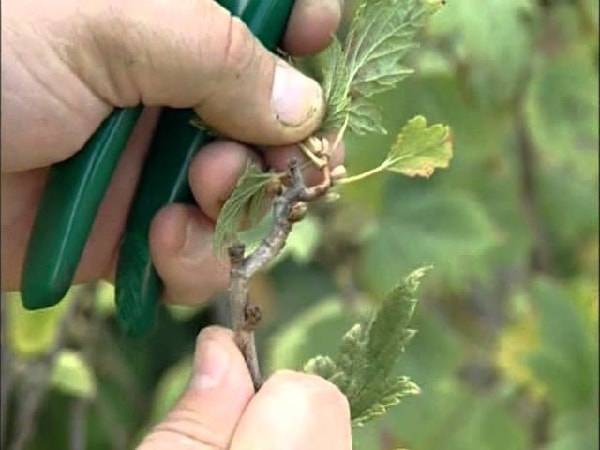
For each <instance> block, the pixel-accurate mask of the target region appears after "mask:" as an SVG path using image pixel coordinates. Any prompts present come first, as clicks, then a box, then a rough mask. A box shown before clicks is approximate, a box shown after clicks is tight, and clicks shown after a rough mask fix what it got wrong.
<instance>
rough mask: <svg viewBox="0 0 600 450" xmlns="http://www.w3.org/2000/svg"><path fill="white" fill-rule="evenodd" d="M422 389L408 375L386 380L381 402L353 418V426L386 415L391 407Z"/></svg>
mask: <svg viewBox="0 0 600 450" xmlns="http://www.w3.org/2000/svg"><path fill="white" fill-rule="evenodd" d="M420 393H421V389H420V388H419V386H417V385H416V384H415V383H413V382H412V381H411V380H410V379H409V378H408V377H395V378H391V379H390V380H388V381H387V382H386V385H385V388H384V389H383V391H382V393H381V397H380V400H379V402H377V403H376V404H374V405H372V406H370V407H369V408H367V409H366V410H365V411H363V412H362V413H361V414H360V415H359V416H357V417H353V418H352V426H354V427H362V426H364V425H365V423H367V422H370V421H371V420H373V419H376V418H377V417H379V416H382V415H384V414H385V413H386V412H387V411H388V410H389V409H390V408H392V407H394V406H396V405H398V404H400V401H401V400H402V399H403V398H404V397H408V396H411V395H418V394H420Z"/></svg>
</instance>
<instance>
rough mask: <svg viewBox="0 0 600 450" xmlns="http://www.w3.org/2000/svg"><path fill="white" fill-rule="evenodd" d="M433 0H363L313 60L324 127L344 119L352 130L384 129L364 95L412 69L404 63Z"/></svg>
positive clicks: (437, 4) (437, 3) (382, 88)
mask: <svg viewBox="0 0 600 450" xmlns="http://www.w3.org/2000/svg"><path fill="white" fill-rule="evenodd" d="M441 4H442V2H441V1H434V0H379V1H363V2H362V3H360V4H359V5H358V7H357V10H356V14H355V16H354V19H353V21H352V23H351V25H350V30H349V32H348V33H347V35H346V37H345V39H344V41H343V42H340V41H339V40H338V39H337V38H336V39H334V42H333V44H332V45H331V46H330V47H329V48H328V49H327V50H326V51H325V52H323V53H322V54H321V55H319V56H318V57H317V58H316V60H315V64H314V65H316V67H317V68H316V77H317V79H319V81H321V84H322V86H323V91H324V96H325V101H326V105H327V113H326V116H325V119H324V122H323V125H322V130H323V131H331V130H336V129H340V128H341V127H343V126H344V124H346V123H347V125H348V128H349V129H350V130H351V131H353V132H354V133H356V134H366V133H385V128H384V127H383V125H382V117H381V115H380V113H379V112H378V111H377V108H376V107H375V105H374V104H373V103H371V102H370V101H368V100H367V98H370V97H372V96H374V95H376V94H381V93H383V92H386V91H388V90H390V89H393V88H394V87H395V86H396V85H397V84H398V83H399V82H400V81H402V80H403V79H404V78H405V77H406V76H408V75H409V74H411V73H412V70H411V69H410V68H408V67H405V66H404V65H403V60H404V58H405V57H406V55H407V53H408V51H409V50H411V49H412V48H414V47H415V38H416V34H417V32H418V31H419V30H420V29H421V28H422V27H423V26H424V24H425V22H426V20H427V18H428V17H429V16H430V15H431V14H432V13H433V12H435V11H436V10H437V9H438V8H439V7H440V6H441Z"/></svg>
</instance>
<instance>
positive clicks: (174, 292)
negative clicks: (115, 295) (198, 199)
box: [149, 204, 229, 304]
mask: <svg viewBox="0 0 600 450" xmlns="http://www.w3.org/2000/svg"><path fill="white" fill-rule="evenodd" d="M212 236H213V224H212V222H211V221H210V220H209V219H208V218H207V217H206V216H205V215H204V214H202V212H201V211H200V210H199V209H198V208H197V207H196V206H190V205H182V204H173V205H169V206H166V207H165V208H163V209H161V210H160V211H159V213H158V214H157V215H156V217H155V218H154V219H153V220H152V225H151V227H150V237H149V239H150V254H151V256H152V261H153V262H154V266H155V267H156V271H157V273H158V275H159V277H160V278H161V280H162V281H163V283H164V286H165V291H164V295H163V296H164V299H165V300H166V301H167V302H172V303H178V304H199V303H201V302H203V301H205V300H206V299H208V298H210V297H211V296H212V295H214V294H215V293H217V292H219V291H221V290H223V289H225V287H226V286H227V281H228V279H229V268H228V266H227V261H220V260H219V259H218V258H217V257H216V256H215V255H214V252H213V246H212Z"/></svg>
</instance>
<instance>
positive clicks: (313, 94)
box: [1, 0, 342, 303]
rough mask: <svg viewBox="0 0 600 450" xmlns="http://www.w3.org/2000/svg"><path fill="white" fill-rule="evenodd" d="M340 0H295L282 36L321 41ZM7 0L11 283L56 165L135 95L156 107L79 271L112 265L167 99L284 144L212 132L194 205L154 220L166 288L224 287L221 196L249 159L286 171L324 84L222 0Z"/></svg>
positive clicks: (5, 195) (230, 129)
mask: <svg viewBox="0 0 600 450" xmlns="http://www.w3.org/2000/svg"><path fill="white" fill-rule="evenodd" d="M340 1H341V0H296V4H295V7H294V11H293V14H292V18H291V19H290V23H289V26H288V30H287V33H286V35H285V38H284V40H283V44H284V47H285V49H286V50H287V51H289V52H290V53H292V54H296V55H298V54H306V53H311V52H315V51H317V50H319V49H322V48H323V47H325V46H326V45H327V43H328V42H329V40H330V37H331V35H332V33H333V32H334V30H335V28H336V27H337V25H338V22H339V19H340V10H341V6H340ZM3 7H4V10H3V20H2V25H3V27H2V54H3V58H2V112H3V114H2V134H1V136H2V143H1V146H2V170H3V173H2V240H3V244H4V245H3V246H2V264H3V271H2V288H3V290H14V289H18V286H19V284H20V277H21V273H20V272H21V267H22V262H23V258H24V253H25V249H26V245H27V241H28V239H29V235H30V231H31V226H32V224H33V220H34V217H35V212H36V209H37V204H38V202H39V199H40V196H41V193H42V190H43V187H44V182H45V178H46V175H47V171H48V167H49V166H50V165H52V164H54V163H56V162H59V161H62V160H64V159H67V158H69V157H70V156H72V155H73V154H74V153H75V152H77V151H78V150H79V149H80V148H81V147H82V145H83V144H84V143H85V141H86V140H87V139H88V137H89V136H90V135H91V134H92V133H93V132H94V130H95V129H96V128H97V127H98V125H99V124H100V123H101V121H102V120H103V119H104V118H105V117H106V116H107V115H108V114H109V113H110V111H111V110H112V108H113V107H115V106H118V107H128V106H134V105H136V104H138V103H139V102H143V103H144V105H146V106H148V107H149V108H147V109H146V111H145V112H144V113H143V115H142V117H141V119H140V121H139V123H138V125H137V127H136V129H135V131H134V133H133V135H132V138H131V140H130V142H129V145H128V147H127V149H126V150H125V152H124V154H123V156H122V158H121V161H120V163H119V165H118V167H117V170H116V171H115V174H114V177H113V181H112V183H111V185H110V187H109V190H108V192H107V194H106V196H105V199H104V201H103V203H102V205H101V207H100V209H99V212H98V217H97V220H96V222H95V224H94V228H93V230H92V232H91V235H90V238H89V240H88V244H87V246H86V248H85V251H84V254H83V257H82V260H81V263H80V265H79V268H78V270H77V273H76V281H77V282H84V281H88V280H92V279H96V278H100V277H111V275H112V273H113V271H114V266H115V260H116V255H117V251H118V243H119V240H120V236H121V234H122V231H123V228H124V225H125V221H126V216H127V210H128V209H129V205H130V203H131V200H132V197H133V194H134V190H135V185H136V183H137V179H138V177H139V173H140V171H141V167H142V163H143V160H144V157H145V153H146V151H147V148H148V145H149V142H150V139H151V135H152V130H153V129H154V127H155V125H156V120H157V116H158V107H160V106H170V107H177V108H187V107H191V108H194V109H196V111H197V112H198V113H199V114H200V115H201V116H202V117H203V119H204V120H205V121H206V122H208V123H209V124H210V125H212V126H213V127H215V128H216V129H218V130H219V131H220V132H222V133H223V135H225V136H229V137H231V139H234V140H239V141H242V142H248V143H253V144H260V145H263V146H270V147H271V146H279V148H277V149H269V150H266V149H265V148H264V147H262V149H261V150H259V151H253V150H250V149H249V148H248V147H246V146H244V145H241V144H236V143H233V142H226V141H221V142H217V143H213V144H210V145H208V146H207V147H206V148H205V149H203V150H202V151H201V152H200V153H199V154H198V156H197V157H196V158H195V160H194V161H193V163H192V165H191V168H190V172H189V182H190V186H191V188H192V191H193V193H194V196H195V199H196V202H197V205H195V206H189V205H171V206H168V207H166V208H164V209H163V210H162V211H161V212H160V213H159V214H158V216H157V217H156V218H155V220H154V221H153V224H152V228H151V232H150V236H149V239H150V249H151V253H152V257H153V262H154V264H155V266H156V268H157V271H158V273H159V276H160V277H161V278H162V280H163V282H164V284H165V296H166V298H167V299H171V300H173V299H176V300H177V301H178V302H183V303H185V302H189V303H191V302H198V301H201V300H203V299H205V298H207V297H209V296H210V295H212V294H213V293H214V292H215V291H217V290H220V289H222V288H223V287H224V285H225V283H226V280H227V278H228V270H227V267H226V265H225V264H224V263H222V262H220V261H218V260H216V259H215V258H214V256H213V253H212V249H211V237H212V231H213V225H214V220H215V219H216V217H217V215H218V212H219V209H220V207H221V205H222V203H223V202H224V200H225V199H226V198H227V197H228V196H229V194H230V192H231V190H232V189H233V187H234V186H235V183H236V181H237V178H238V177H239V175H240V174H241V172H242V170H243V168H244V167H245V165H246V161H247V160H248V159H249V158H254V159H259V160H260V159H262V160H263V161H264V162H265V164H266V165H267V166H270V167H273V168H275V169H277V170H281V169H283V168H284V167H285V165H286V161H287V160H288V159H289V157H290V154H291V153H293V152H295V150H294V148H293V146H289V145H287V146H286V144H291V143H294V142H298V141H300V140H302V139H303V138H305V137H306V136H308V135H309V134H310V133H311V132H313V131H314V130H315V129H316V128H317V127H318V124H319V121H320V118H321V115H322V110H323V102H322V93H321V90H320V88H319V86H318V85H317V84H316V83H315V82H314V81H312V80H310V79H308V78H306V77H304V76H302V75H300V74H299V73H298V72H297V71H295V70H294V69H292V68H291V67H290V66H288V65H286V64H285V63H284V62H283V61H282V60H281V59H280V58H278V57H276V56H274V55H272V54H271V53H269V52H267V51H266V50H265V49H264V48H263V47H262V46H261V45H260V43H259V42H258V41H257V40H256V39H255V38H253V37H252V36H251V34H250V33H249V31H248V29H247V28H246V27H245V25H244V24H242V23H241V22H240V21H239V20H238V19H232V18H231V16H230V15H229V14H228V13H227V11H225V10H224V9H223V8H221V7H220V6H218V5H217V4H216V3H215V2H214V1H213V0H185V1H183V2H177V4H175V5H174V4H173V3H172V2H168V1H161V0H152V1H148V0H143V1H142V0H132V1H128V2H122V1H118V0H94V1H86V2H79V1H77V0H61V1H59V2H54V3H52V6H51V7H49V6H48V3H47V2H42V1H39V0H21V1H16V0H14V1H10V2H7V3H6V4H3ZM282 146H283V147H282ZM263 150H264V151H263ZM341 153H342V151H341V150H339V149H337V150H336V152H335V154H334V156H333V158H332V165H337V164H339V163H340V162H341V159H342V155H341ZM313 176H314V175H313ZM57 207H60V205H57Z"/></svg>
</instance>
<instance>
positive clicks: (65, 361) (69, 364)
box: [50, 350, 96, 398]
mask: <svg viewBox="0 0 600 450" xmlns="http://www.w3.org/2000/svg"><path fill="white" fill-rule="evenodd" d="M50 382H51V385H52V386H53V387H54V388H55V389H58V390H59V391H61V392H63V393H65V394H68V395H73V396H75V397H81V398H94V397H95V396H96V376H95V375H94V371H93V370H92V369H91V368H90V366H89V365H88V364H87V362H86V361H85V360H84V359H83V358H82V356H81V354H80V353H78V352H74V351H71V350H63V351H61V352H60V353H59V354H58V355H57V357H56V359H55V361H54V365H53V367H52V374H51V377H50Z"/></svg>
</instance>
